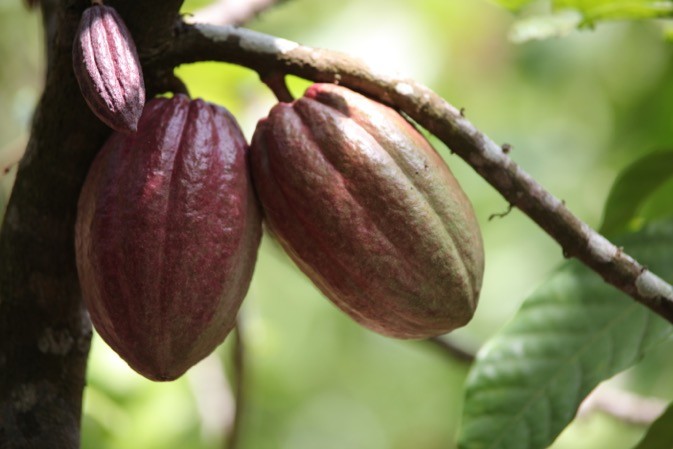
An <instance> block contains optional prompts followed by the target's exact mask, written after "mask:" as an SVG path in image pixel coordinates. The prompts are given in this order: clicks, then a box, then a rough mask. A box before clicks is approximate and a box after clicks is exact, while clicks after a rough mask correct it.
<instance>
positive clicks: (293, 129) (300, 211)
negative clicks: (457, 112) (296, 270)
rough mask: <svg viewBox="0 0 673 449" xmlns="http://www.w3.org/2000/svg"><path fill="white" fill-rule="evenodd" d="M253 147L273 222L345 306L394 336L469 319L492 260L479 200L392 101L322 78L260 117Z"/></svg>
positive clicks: (304, 266)
mask: <svg viewBox="0 0 673 449" xmlns="http://www.w3.org/2000/svg"><path fill="white" fill-rule="evenodd" d="M250 151H251V156H250V157H251V167H252V173H253V182H254V184H255V187H256V190H257V194H258V196H259V198H260V201H261V203H262V205H263V208H264V212H265V219H266V222H267V226H268V228H269V229H270V230H271V231H272V233H273V234H275V236H276V237H277V238H278V240H279V241H280V243H281V245H282V246H283V247H284V248H285V250H286V251H287V252H288V253H289V254H290V256H291V257H292V259H293V260H294V261H295V262H296V263H297V265H298V266H299V267H300V268H301V270H302V271H303V272H304V273H305V274H306V275H308V277H309V278H310V279H311V280H312V281H313V282H314V283H315V284H316V285H317V286H318V287H319V288H320V290H321V291H322V292H323V293H324V294H325V295H326V296H327V297H328V298H329V299H330V300H332V302H334V303H335V304H336V305H337V306H338V307H339V308H341V309H342V310H343V311H344V312H346V313H347V314H349V315H350V316H351V317H352V318H354V319H355V320H356V321H358V322H359V323H361V324H362V325H364V326H366V327H368V328H370V329H372V330H374V331H376V332H379V333H381V334H384V335H387V336H392V337H398V338H426V337H430V336H435V335H439V334H443V333H446V332H449V331H451V330H453V329H455V328H457V327H460V326H463V325H465V324H466V323H467V322H468V321H469V320H470V319H471V317H472V316H473V314H474V311H475V308H476V306H477V300H478V297H479V291H480V288H481V282H482V276H483V265H484V255H483V244H482V238H481V234H480V231H479V226H478V224H477V220H476V219H475V216H474V212H473V209H472V206H471V204H470V203H469V200H468V199H467V197H466V196H465V194H464V193H463V191H462V190H461V188H460V186H459V185H458V182H457V181H456V179H455V178H454V177H453V175H452V174H451V172H450V170H449V168H448V167H447V166H446V164H445V163H444V161H443V160H442V159H441V158H440V156H439V155H438V154H437V153H436V152H435V150H434V149H433V148H432V147H431V146H430V144H429V143H428V142H427V140H426V139H425V138H424V137H423V136H422V135H421V134H420V133H419V132H418V131H417V130H416V129H415V128H414V127H413V126H412V125H411V124H410V123H409V122H407V121H406V120H405V119H404V118H403V117H402V116H400V115H399V114H398V113H397V112H396V111H394V110H393V109H391V108H389V107H387V106H384V105H382V104H379V103H377V102H374V101H372V100H370V99H368V98H366V97H364V96H362V95H360V94H358V93H355V92H353V91H351V90H348V89H346V88H343V87H340V86H336V85H331V84H315V85H313V86H312V87H310V88H309V89H308V90H307V92H306V93H305V94H304V96H303V97H302V98H300V99H298V100H296V101H294V102H293V103H280V104H277V105H276V106H275V107H274V108H273V109H272V110H271V112H270V113H269V116H268V117H267V118H265V119H263V120H261V121H260V123H259V124H258V126H257V129H256V131H255V134H254V136H253V140H252V144H251V150H250Z"/></svg>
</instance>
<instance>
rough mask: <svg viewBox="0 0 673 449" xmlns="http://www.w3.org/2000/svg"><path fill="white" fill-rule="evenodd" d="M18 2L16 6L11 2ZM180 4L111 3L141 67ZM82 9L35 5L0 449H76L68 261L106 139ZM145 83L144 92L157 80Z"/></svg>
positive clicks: (3, 241)
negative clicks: (93, 101)
mask: <svg viewBox="0 0 673 449" xmlns="http://www.w3.org/2000/svg"><path fill="white" fill-rule="evenodd" d="M15 1H18V0H15ZM181 3H182V1H181V0H164V1H161V0H145V1H131V0H126V1H117V2H114V1H110V2H108V4H109V5H111V6H115V7H117V9H118V11H119V12H120V13H121V14H122V16H123V17H124V18H129V19H126V21H127V25H129V28H130V30H131V33H132V34H133V36H134V38H135V40H136V42H137V44H138V49H139V53H140V55H141V59H144V58H147V57H149V56H152V55H155V54H156V53H157V52H160V51H161V50H162V49H163V48H165V46H166V45H169V43H170V39H171V36H172V33H173V25H174V23H175V21H176V20H177V17H178V10H179V8H180V6H181ZM89 4H90V2H89V1H86V0H43V1H42V13H43V16H44V17H43V18H44V26H45V41H46V55H47V59H48V64H47V74H46V82H45V88H44V92H43V94H42V98H41V100H40V103H39V105H38V107H37V109H36V111H35V116H34V120H33V125H32V130H31V136H30V140H29V143H28V147H27V150H26V154H25V156H24V158H23V160H22V161H21V163H20V166H19V171H18V174H17V178H16V183H15V185H14V190H13V192H12V197H11V200H10V202H9V205H8V208H7V213H6V215H5V222H4V224H3V227H2V231H1V232H0V448H2V449H5V448H12V449H13V448H42V447H44V448H76V447H79V444H80V441H79V440H80V431H79V427H80V419H81V403H82V392H83V388H84V384H85V371H86V360H87V355H88V351H89V344H90V339H91V325H90V322H89V318H88V316H87V313H86V310H85V308H84V307H83V304H82V301H81V294H80V289H79V283H78V279H77V271H76V267H75V251H74V223H75V217H76V212H77V199H78V196H79V191H80V188H81V186H82V183H83V182H84V178H85V176H86V173H87V170H88V167H89V165H90V163H91V161H92V160H93V158H94V156H95V155H96V152H97V151H98V149H99V148H100V147H101V145H102V144H103V142H104V140H105V138H106V137H107V136H108V135H109V133H110V130H109V129H107V128H106V127H105V126H104V125H103V124H102V123H100V121H99V120H98V119H97V118H96V117H95V116H94V115H93V114H92V113H91V112H90V111H89V109H88V107H87V106H86V104H85V102H84V100H83V99H82V96H81V94H80V92H79V87H78V85H77V82H76V80H75V77H74V74H73V70H72V56H71V48H72V41H73V38H74V36H75V31H76V29H77V26H78V23H79V17H80V15H81V12H82V11H83V10H84V9H85V8H86V7H87V6H88V5H89ZM150 75H152V76H148V74H146V75H145V76H146V78H147V81H148V91H149V92H152V91H155V90H156V89H157V82H158V81H157V80H159V77H158V76H156V74H150Z"/></svg>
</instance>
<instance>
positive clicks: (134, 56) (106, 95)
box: [72, 5, 145, 132]
mask: <svg viewBox="0 0 673 449" xmlns="http://www.w3.org/2000/svg"><path fill="white" fill-rule="evenodd" d="M72 59H73V69H74V72H75V77H76V78H77V82H78V83H79V87H80V90H81V91H82V95H83V97H84V100H85V101H86V102H87V104H88V105H89V107H90V108H91V110H92V111H93V113H94V114H96V116H97V117H98V118H99V119H100V120H101V121H102V122H103V123H105V124H106V125H108V126H109V127H110V128H112V129H114V130H116V131H119V132H134V131H135V130H136V129H137V127H138V120H139V119H140V115H141V114H142V112H143V106H144V105H145V82H144V81H143V72H142V68H141V67H140V61H139V60H138V53H137V51H136V46H135V43H134V42H133V38H132V37H131V33H130V32H129V30H128V28H126V25H125V24H124V21H123V20H122V18H121V17H120V16H119V14H118V13H117V11H116V10H115V9H114V8H112V7H111V6H104V5H93V6H90V7H89V8H87V9H86V10H85V11H84V13H83V14H82V18H81V20H80V24H79V29H78V31H77V35H76V37H75V41H74V43H73V58H72Z"/></svg>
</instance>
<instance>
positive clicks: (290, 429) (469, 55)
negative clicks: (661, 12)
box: [0, 0, 673, 449]
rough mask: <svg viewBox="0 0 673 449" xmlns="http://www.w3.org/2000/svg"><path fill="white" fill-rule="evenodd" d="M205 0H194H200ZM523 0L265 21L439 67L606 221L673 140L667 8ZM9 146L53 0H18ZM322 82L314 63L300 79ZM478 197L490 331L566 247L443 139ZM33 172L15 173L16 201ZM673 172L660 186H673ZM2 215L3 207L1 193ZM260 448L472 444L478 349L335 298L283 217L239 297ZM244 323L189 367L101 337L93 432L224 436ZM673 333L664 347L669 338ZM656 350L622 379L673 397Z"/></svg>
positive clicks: (586, 432)
mask: <svg viewBox="0 0 673 449" xmlns="http://www.w3.org/2000/svg"><path fill="white" fill-rule="evenodd" d="M206 4H208V2H206V1H187V2H186V3H185V7H184V10H185V12H191V11H195V10H198V9H199V8H201V7H203V6H205V5H206ZM515 19H516V17H515V16H513V15H512V14H510V13H509V12H507V11H505V10H503V9H502V8H500V7H498V6H496V5H494V4H491V3H489V2H487V1H485V0H367V1H363V0H359V1H358V0H340V1H338V2H327V1H322V0H288V1H286V2H284V3H282V4H280V5H279V6H277V7H275V8H274V9H272V10H270V11H268V12H266V13H264V14H263V15H261V16H260V17H258V18H257V19H256V20H254V21H252V22H250V23H249V24H248V26H249V27H251V28H253V29H256V30H259V31H263V32H266V33H270V34H274V35H277V36H281V37H284V38H287V39H291V40H295V41H298V42H300V43H303V44H306V45H310V46H316V47H326V48H330V49H335V50H340V51H344V52H347V53H350V54H353V55H356V56H358V57H361V58H363V59H365V60H367V61H368V62H369V63H371V64H373V65H375V66H377V67H380V68H381V69H382V70H386V71H390V72H400V73H402V74H405V75H408V76H411V77H413V78H415V79H417V80H418V81H420V82H422V83H424V84H427V85H429V86H430V87H431V88H432V89H434V90H435V91H436V92H438V93H439V94H440V95H442V96H443V97H444V98H446V99H447V100H448V101H449V102H451V103H452V104H454V105H455V106H457V107H464V108H465V111H466V112H465V113H466V116H467V117H468V118H469V119H470V120H471V121H472V122H473V123H474V124H476V126H477V127H479V128H480V129H481V130H483V131H485V132H486V133H487V134H488V135H490V136H491V137H492V138H493V139H495V140H496V141H497V142H501V143H508V144H510V145H512V148H513V149H512V152H511V156H512V158H513V159H515V160H516V161H517V162H518V163H519V164H520V165H522V166H523V167H524V168H525V170H527V171H528V172H529V173H530V174H531V175H532V176H533V177H534V178H536V179H537V180H538V181H540V182H541V183H542V184H543V185H544V186H545V187H546V188H547V189H549V190H550V191H551V192H552V193H554V194H555V195H557V196H558V197H560V198H562V199H564V200H565V202H566V204H567V205H568V206H569V208H570V209H571V210H572V211H574V212H575V213H576V214H577V215H578V216H579V217H581V218H582V219H583V220H585V221H587V222H588V223H589V224H591V225H593V226H597V225H598V224H599V223H600V219H601V213H602V204H603V202H604V201H605V198H606V195H607V192H608V190H609V188H610V185H611V182H612V181H613V180H614V178H615V176H616V174H617V172H618V171H619V170H620V169H621V168H623V167H624V166H625V165H627V164H628V163H629V162H630V161H632V160H635V159H636V158H637V157H638V156H639V155H642V154H645V153H647V152H650V151H653V150H657V149H671V148H672V147H673V132H672V130H673V64H671V61H673V59H672V56H673V48H672V45H673V44H671V43H670V42H667V41H666V39H665V38H664V35H663V33H662V31H661V27H660V24H658V23H656V22H640V23H611V24H601V25H600V26H598V27H597V28H596V29H593V30H585V31H574V32H571V33H570V34H569V35H567V36H565V37H563V38H560V39H551V40H545V41H532V42H527V43H521V44H518V43H513V42H512V41H511V40H510V36H511V27H512V24H513V22H514V20H515ZM0 27H2V30H3V31H2V35H1V37H0V58H2V61H4V62H3V63H2V64H0V117H1V118H2V119H1V120H0V165H1V166H2V167H5V166H11V165H12V163H13V162H15V161H16V160H17V159H18V158H19V157H20V155H21V151H22V150H23V148H24V145H25V142H26V139H27V133H28V130H29V124H30V118H31V112H32V110H33V108H34V106H35V103H36V101H37V100H38V97H39V94H40V89H41V84H42V76H43V70H44V64H43V61H42V56H43V54H42V48H41V43H42V42H41V40H42V37H41V32H40V20H39V15H37V14H30V13H28V12H27V11H26V10H25V9H23V8H22V7H21V2H20V1H19V0H0ZM177 74H178V75H179V76H180V77H181V78H182V79H183V80H184V81H185V82H186V84H187V85H188V86H189V89H190V91H191V93H192V95H193V96H194V97H202V98H204V99H207V100H209V101H212V102H216V103H219V104H221V105H223V106H225V107H227V108H228V109H230V110H231V111H232V112H233V113H234V114H235V115H236V117H237V118H238V120H239V122H240V123H241V125H242V127H243V129H244V131H245V134H246V136H247V137H250V136H251V135H252V132H253V130H254V127H255V124H256V122H257V120H259V119H260V118H262V117H263V116H264V115H265V114H266V113H267V111H268V110H269V108H270V107H271V106H272V105H273V104H274V97H273V96H272V94H271V93H270V92H269V91H268V90H267V89H266V88H265V86H264V85H263V84H261V83H260V82H259V80H258V78H257V76H256V74H255V73H254V72H252V71H250V70H247V69H244V68H240V67H236V66H232V65H226V64H220V63H203V64H194V65H190V66H184V67H181V68H179V69H178V70H177ZM307 85H308V84H307V83H306V82H305V81H303V80H299V79H296V78H293V79H291V80H290V87H291V88H292V90H293V92H294V93H295V94H296V95H300V94H301V92H302V90H303V89H304V88H305V87H306V86H307ZM433 142H434V143H435V144H436V148H437V149H438V150H439V151H440V153H441V154H442V156H444V157H445V159H446V160H447V162H448V163H449V164H450V166H451V168H452V170H453V171H454V173H455V174H456V176H457V177H458V179H459V181H460V182H461V184H462V186H463V188H464V190H465V191H466V192H467V194H468V196H469V197H470V198H471V200H472V202H473V204H474V207H475V209H476V212H477V216H478V218H479V221H480V223H481V226H482V232H483V236H484V240H485V248H486V275H485V279H484V287H483V293H482V296H481V299H480V307H479V309H478V311H477V314H476V316H475V318H474V319H473V321H472V322H471V323H470V324H469V325H468V326H467V327H465V328H464V329H461V330H459V331H457V332H455V333H454V336H455V339H456V340H457V341H458V342H460V343H461V344H463V345H465V346H466V347H468V348H471V349H473V350H476V349H478V347H479V346H480V345H481V344H482V343H483V342H484V341H485V340H486V339H488V338H489V337H490V336H492V335H493V334H494V333H495V332H497V331H498V329H499V328H501V327H502V326H503V324H504V323H506V322H507V320H508V319H509V318H510V317H511V316H512V315H513V314H514V313H515V311H516V310H517V308H518V306H519V305H520V303H521V302H522V301H523V300H524V299H525V297H526V295H528V294H529V293H530V292H531V291H532V290H533V289H534V288H535V287H536V286H537V285H539V284H540V283H541V282H543V281H544V279H545V277H546V276H547V275H548V274H549V273H550V272H551V270H552V269H553V268H554V267H555V266H557V265H558V264H559V263H560V262H561V261H562V260H563V257H562V254H561V250H560V248H559V247H558V246H557V245H556V244H555V243H554V242H553V241H552V240H551V239H550V238H549V237H547V236H546V235H545V234H544V233H543V232H542V231H541V230H540V229H539V228H538V227H537V226H536V225H535V224H533V223H532V222H531V221H530V220H529V219H527V218H526V217H525V216H524V215H523V214H521V213H520V212H518V211H516V210H514V211H512V212H511V213H510V214H509V215H507V216H506V217H505V218H499V219H498V218H496V219H493V220H489V216H491V215H492V214H497V213H501V212H504V211H505V210H507V203H506V202H505V201H504V200H503V199H502V197H500V195H499V194H498V193H497V192H496V191H494V190H493V189H492V188H491V187H490V186H489V185H488V184H486V183H485V182H484V181H483V180H482V179H481V178H480V177H479V176H478V175H476V174H475V173H474V172H473V170H472V169H471V168H470V167H469V166H467V165H466V164H465V163H464V162H463V161H462V160H460V159H459V158H458V157H456V156H453V155H451V154H450V152H449V151H448V150H447V149H446V148H445V147H444V146H443V145H442V144H441V143H439V142H437V141H433ZM15 172H16V168H12V169H11V170H10V171H9V173H8V174H6V175H4V176H2V178H0V209H2V210H4V207H5V205H6V203H7V201H8V198H9V194H10V191H11V185H12V182H13V178H14V175H15ZM672 193H673V185H670V184H669V185H666V186H664V187H663V188H662V189H661V190H660V192H659V193H658V195H655V198H654V199H653V200H652V201H653V202H657V201H666V200H668V199H669V198H670V195H671V194H672ZM0 216H1V211H0ZM241 322H242V329H243V337H244V343H245V350H246V352H245V360H246V377H245V384H244V386H245V393H246V394H245V399H246V401H245V407H244V413H243V420H242V422H241V432H242V444H241V446H240V447H242V448H246V449H272V448H273V449H317V448H320V449H332V448H333V449H409V448H414V449H440V448H442V449H446V448H451V447H454V445H455V443H454V441H455V436H456V432H457V429H458V426H459V425H460V415H461V406H462V405H461V404H462V394H463V386H464V381H465V376H466V374H467V372H468V366H466V365H465V364H463V363H461V362H459V361H456V360H453V359H451V358H450V357H448V356H447V355H446V354H444V353H442V352H441V351H439V350H438V349H437V348H436V347H434V346H432V345H430V344H427V343H423V342H407V341H395V340H391V339H386V338H383V337H380V336H378V335H375V334H374V333H372V332H370V331H367V330H365V329H362V328H360V327H359V326H358V325H356V324H355V323H354V322H352V321H351V320H350V319H348V318H347V317H346V316H345V315H344V314H342V313H341V312H340V311H338V310H337V309H336V308H335V307H334V306H332V305H331V304H330V303H329V302H328V301H327V300H326V299H325V298H323V297H322V296H321V294H320V293H319V292H318V291H317V289H316V288H314V287H313V286H312V284H311V283H310V282H309V281H307V279H306V278H305V277H304V276H303V275H302V274H301V273H300V272H299V271H298V270H297V269H296V268H295V267H294V265H293V264H292V263H291V261H290V260H289V259H288V257H287V256H286V255H285V254H284V253H283V252H282V251H281V250H280V248H279V247H278V245H277V244H275V243H274V242H273V241H272V240H270V239H269V238H267V237H265V238H264V240H263V243H262V247H261V251H260V253H259V261H258V264H257V267H256V271H255V276H254V279H253V282H252V286H251V288H250V292H249V294H248V297H247V298H246V300H245V302H244V306H243V308H242V311H241ZM229 340H231V338H229V339H228V341H227V343H225V345H223V346H222V347H221V348H220V349H218V351H217V352H216V354H215V355H213V356H212V357H210V358H209V359H207V360H205V361H203V362H202V363H200V364H199V365H197V366H196V367H194V368H193V369H192V370H190V372H189V373H188V374H187V375H186V376H184V377H183V378H181V379H180V380H178V381H176V382H173V383H165V384H159V383H152V382H150V381H148V380H145V379H144V378H142V377H141V376H139V375H137V374H136V373H135V372H133V371H132V370H131V369H130V368H128V366H127V365H126V364H125V363H124V362H123V361H121V360H120V359H119V358H118V357H117V355H116V354H115V353H114V352H112V351H111V350H110V349H109V348H108V347H107V346H106V345H105V344H104V343H103V342H102V341H101V340H100V339H99V338H98V337H96V338H94V342H93V347H92V352H91V363H90V365H89V370H88V384H87V388H86V390H85V404H84V418H83V443H82V444H83V447H84V448H92V449H93V448H96V449H112V448H115V449H117V448H119V449H122V448H123V449H133V448H143V449H147V448H156V449H160V448H161V449H163V448H197V449H198V448H204V449H205V448H216V447H223V435H224V434H225V433H226V432H227V426H229V425H230V423H231V419H232V413H233V403H232V397H231V391H230V390H229V388H228V386H227V376H228V375H231V363H230V360H231V343H232V342H231V341H229ZM670 350H671V348H670V347H668V348H664V349H662V350H661V351H660V354H664V351H669V353H670ZM666 358H670V357H657V356H656V355H654V356H651V357H650V358H649V359H646V360H645V362H644V363H643V364H641V365H640V366H639V367H637V368H636V369H633V370H631V371H630V372H629V373H628V374H626V375H622V376H620V377H619V379H616V380H615V381H614V382H616V383H618V384H619V385H620V386H622V387H624V388H630V389H632V390H634V391H637V392H639V393H642V394H646V395H660V396H662V397H664V398H671V397H673V385H671V384H670V382H667V380H668V379H670V378H671V369H670V366H669V367H667V369H664V368H665V367H662V366H660V364H661V363H663V362H659V360H662V359H666ZM643 430H644V428H641V427H638V426H635V425H625V424H624V423H622V422H620V421H617V420H615V419H614V418H611V417H609V416H607V415H603V414H600V413H595V414H590V415H588V416H586V417H583V418H582V419H578V420H576V422H575V423H573V425H571V427H570V428H569V429H568V430H567V431H566V432H564V433H563V434H562V435H561V437H560V438H559V440H558V441H557V442H556V443H555V445H554V446H553V447H554V448H555V449H566V448H573V449H583V448H586V449H589V448H597V447H605V448H608V447H609V448H614V449H619V448H628V447H630V446H631V445H633V444H634V443H635V442H636V441H637V440H638V439H639V437H640V436H641V434H642V432H643Z"/></svg>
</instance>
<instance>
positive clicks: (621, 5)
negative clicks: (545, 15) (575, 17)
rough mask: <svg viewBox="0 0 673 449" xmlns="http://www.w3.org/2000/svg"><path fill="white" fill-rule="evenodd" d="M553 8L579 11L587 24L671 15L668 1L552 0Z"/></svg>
mask: <svg viewBox="0 0 673 449" xmlns="http://www.w3.org/2000/svg"><path fill="white" fill-rule="evenodd" d="M553 6H554V8H555V9H568V8H570V9H575V10H578V11H580V12H582V13H583V14H584V16H585V23H589V24H591V23H592V22H594V21H597V20H622V19H630V20H636V19H649V18H655V17H667V16H670V15H671V14H672V13H673V2H672V1H670V0H664V1H661V0H553Z"/></svg>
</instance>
